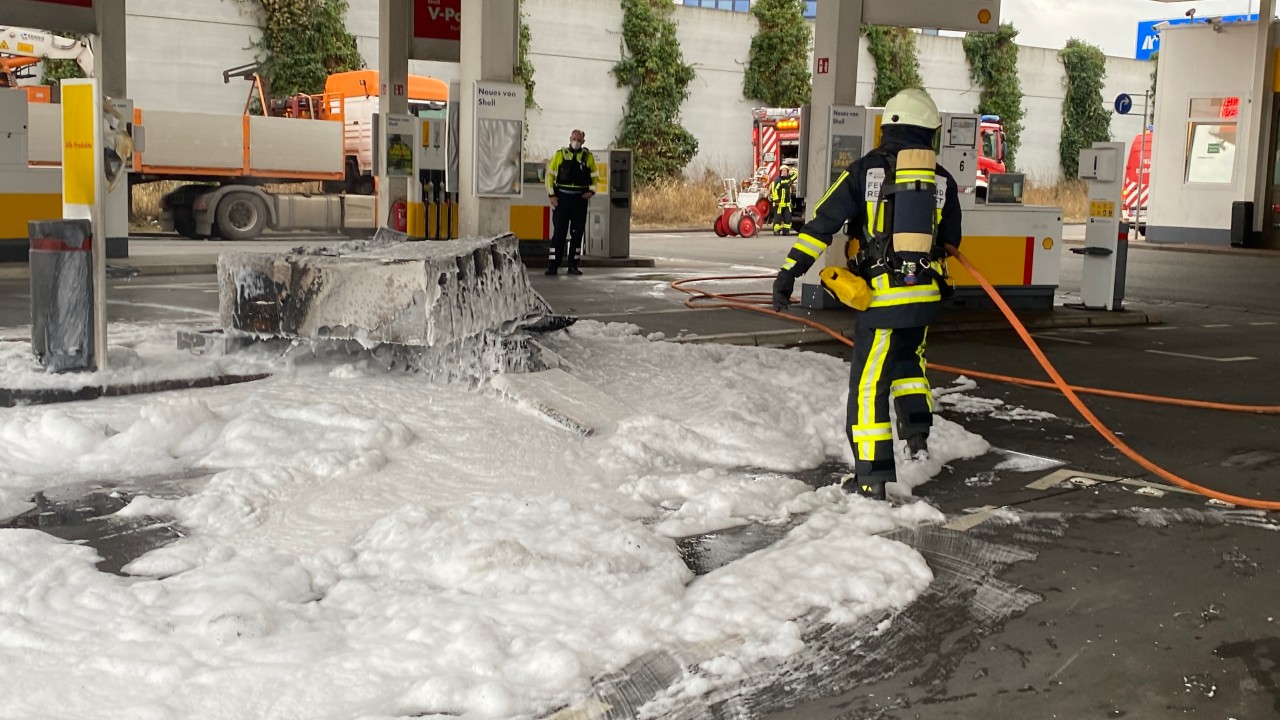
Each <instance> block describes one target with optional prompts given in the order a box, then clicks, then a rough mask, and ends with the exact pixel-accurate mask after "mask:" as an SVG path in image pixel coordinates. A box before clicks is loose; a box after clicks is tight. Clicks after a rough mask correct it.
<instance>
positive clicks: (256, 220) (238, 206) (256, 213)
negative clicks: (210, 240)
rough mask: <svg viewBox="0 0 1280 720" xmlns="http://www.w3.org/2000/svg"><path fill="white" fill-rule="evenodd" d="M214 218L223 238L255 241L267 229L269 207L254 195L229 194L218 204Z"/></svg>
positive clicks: (242, 193) (243, 193)
mask: <svg viewBox="0 0 1280 720" xmlns="http://www.w3.org/2000/svg"><path fill="white" fill-rule="evenodd" d="M214 218H215V219H216V220H217V222H218V234H219V235H221V236H222V237H223V238H226V239H227V240H254V239H256V238H257V237H258V236H259V235H261V234H262V231H263V230H266V229H267V206H266V205H265V204H264V203H263V202H262V199H261V198H259V197H258V196H257V195H253V194H252V193H246V192H233V193H227V194H226V195H225V196H224V197H223V198H222V200H221V201H219V202H218V209H217V211H216V212H215V213H214Z"/></svg>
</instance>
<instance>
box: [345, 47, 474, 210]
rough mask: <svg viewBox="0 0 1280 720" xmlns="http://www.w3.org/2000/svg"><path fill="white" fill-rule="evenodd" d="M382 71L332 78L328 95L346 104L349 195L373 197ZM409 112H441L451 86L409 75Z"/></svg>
mask: <svg viewBox="0 0 1280 720" xmlns="http://www.w3.org/2000/svg"><path fill="white" fill-rule="evenodd" d="M378 87H379V86H378V71H377V70H352V71H350V72H340V73H334V74H332V75H330V76H329V77H328V78H327V79H326V80H325V84H324V90H325V95H328V96H335V97H341V98H342V99H343V105H344V108H345V109H344V119H343V122H344V124H345V126H344V132H343V147H344V154H345V155H346V171H347V179H346V184H345V187H344V188H342V189H343V190H345V191H346V192H348V193H354V194H358V195H372V194H373V115H374V113H376V112H377V111H378ZM408 91H409V93H408V96H409V113H410V114H411V115H418V114H419V113H418V111H419V110H440V109H443V108H444V107H446V105H447V103H448V102H449V84H448V83H446V82H444V81H443V80H439V79H436V78H433V77H427V76H424V75H410V76H409V87H408Z"/></svg>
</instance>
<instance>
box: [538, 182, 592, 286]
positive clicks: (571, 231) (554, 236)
mask: <svg viewBox="0 0 1280 720" xmlns="http://www.w3.org/2000/svg"><path fill="white" fill-rule="evenodd" d="M556 200H557V203H556V207H555V209H554V210H552V211H551V224H552V227H553V228H554V229H553V230H552V232H551V257H550V259H549V262H548V265H547V267H548V269H550V270H556V269H558V268H559V267H560V264H561V263H564V262H565V257H566V255H565V249H566V248H565V245H566V244H567V245H568V251H569V254H568V262H567V265H568V266H569V267H570V268H573V269H577V267H578V258H579V257H581V256H582V236H583V234H584V233H585V232H586V230H587V199H586V198H584V197H582V194H581V193H562V192H557V193H556ZM566 238H570V239H569V241H568V243H566V242H565V240H566Z"/></svg>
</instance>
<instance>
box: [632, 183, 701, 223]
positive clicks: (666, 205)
mask: <svg viewBox="0 0 1280 720" xmlns="http://www.w3.org/2000/svg"><path fill="white" fill-rule="evenodd" d="M722 189H723V188H722V187H721V185H720V178H719V176H715V175H711V174H710V173H708V174H707V175H705V176H703V178H702V179H701V180H698V181H694V182H689V181H667V182H662V183H658V184H656V185H653V186H650V187H644V188H637V189H636V192H635V196H634V197H632V199H631V226H632V227H634V228H637V229H654V228H707V229H710V228H711V223H712V222H714V221H715V219H716V215H718V214H720V206H719V204H718V201H719V200H720V193H721V191H722Z"/></svg>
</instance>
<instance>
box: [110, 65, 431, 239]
mask: <svg viewBox="0 0 1280 720" xmlns="http://www.w3.org/2000/svg"><path fill="white" fill-rule="evenodd" d="M224 77H225V76H224ZM254 90H255V92H256V93H257V97H258V102H259V104H260V105H261V106H262V107H264V108H266V110H267V113H268V114H267V115H265V116H258V115H250V114H247V113H246V114H245V115H244V116H243V117H236V116H227V115H205V114H199V113H157V112H152V111H147V112H144V113H140V114H139V116H138V122H139V124H141V125H142V127H143V129H144V130H145V132H146V136H145V137H146V145H145V149H144V151H143V152H141V153H139V154H138V156H137V158H136V161H135V165H134V172H135V182H138V181H141V182H147V181H151V180H157V179H184V180H192V181H194V182H193V183H192V184H189V185H184V186H182V187H180V188H178V189H177V190H174V191H173V192H170V193H168V194H167V195H165V197H164V199H163V201H162V207H163V214H162V217H161V224H162V226H163V227H166V228H172V229H174V230H177V231H178V232H179V233H180V234H182V235H184V236H186V237H190V238H206V237H211V236H214V235H216V236H219V237H222V238H225V239H228V240H251V239H254V238H256V237H258V236H259V235H261V234H262V233H263V232H264V231H265V230H268V229H271V230H320V231H341V232H344V233H347V234H362V233H367V232H371V231H372V230H373V229H375V228H376V227H377V226H378V224H379V220H380V218H379V213H378V210H377V200H376V198H375V197H374V195H373V193H374V179H373V174H372V169H373V115H374V112H375V111H376V110H377V106H378V74H377V72H376V71H373V70H355V71H351V72H344V73H336V74H334V75H331V76H330V77H329V78H328V79H327V81H326V82H325V92H324V93H322V94H319V95H294V96H292V97H288V98H281V99H273V98H268V97H266V95H265V93H264V92H263V91H262V84H261V81H260V79H258V78H257V77H256V76H255V77H254ZM448 96H449V86H448V85H447V84H445V83H444V82H442V81H440V80H437V79H435V78H429V77H422V76H410V78H409V105H410V113H414V112H415V110H417V109H418V108H430V109H440V108H443V107H444V106H445V104H446V103H447V102H448ZM252 99H253V95H252V94H251V96H250V103H246V110H247V109H248V106H249V105H250V104H251V102H252ZM157 122H159V123H161V124H162V125H163V126H164V127H163V129H162V130H157V128H156V124H157ZM157 137H163V138H164V141H163V143H164V148H163V150H162V149H161V147H157V145H158V144H159V141H157V140H156V139H155V138H157ZM206 137H207V138H209V139H210V140H215V141H206V140H205V138H206ZM218 139H222V140H224V141H223V142H218V141H216V140H218ZM205 150H207V151H208V153H209V154H208V156H207V159H206V156H203V155H202V154H201V152H202V151H205ZM162 152H163V153H166V155H164V156H159V155H160V154H161V153H162ZM168 152H172V157H170V156H167V153H168ZM209 181H213V182H216V183H218V184H216V185H212V184H209ZM299 181H320V182H322V183H323V184H324V188H325V190H326V192H321V193H273V192H268V191H266V190H265V189H263V187H262V185H263V184H265V183H292V182H299Z"/></svg>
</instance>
